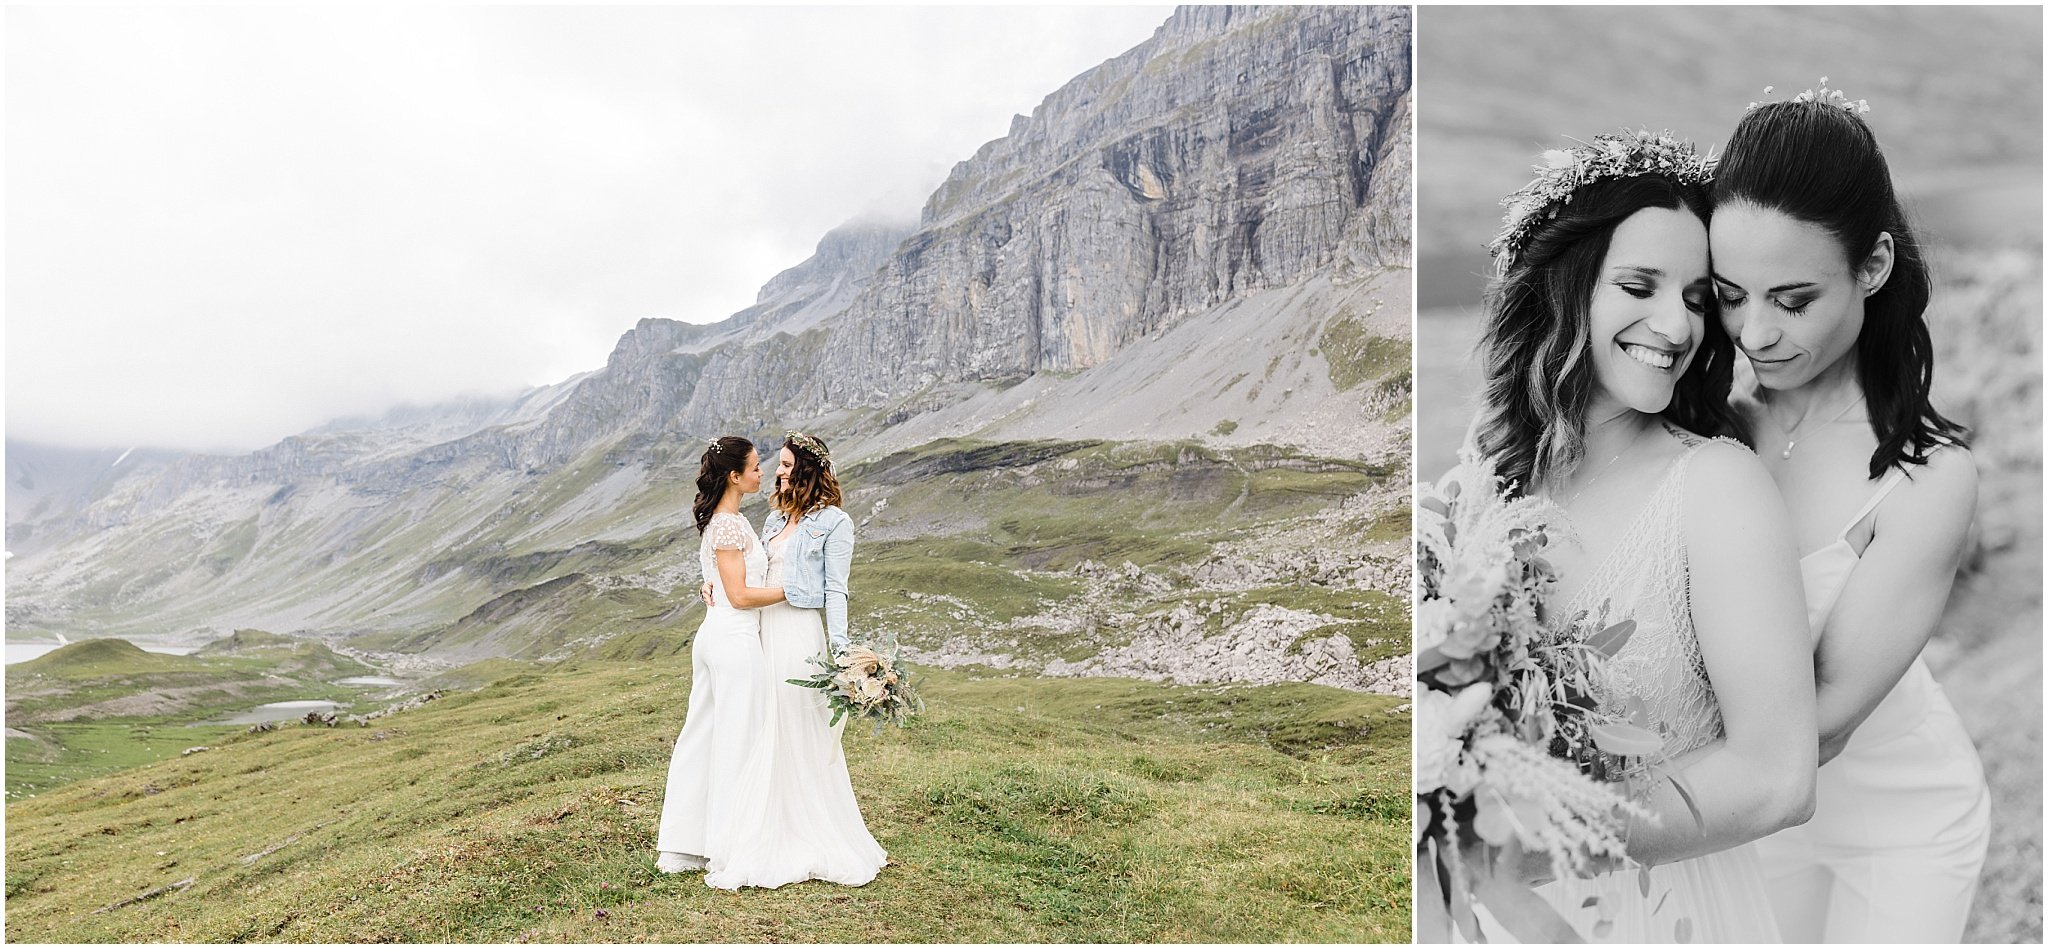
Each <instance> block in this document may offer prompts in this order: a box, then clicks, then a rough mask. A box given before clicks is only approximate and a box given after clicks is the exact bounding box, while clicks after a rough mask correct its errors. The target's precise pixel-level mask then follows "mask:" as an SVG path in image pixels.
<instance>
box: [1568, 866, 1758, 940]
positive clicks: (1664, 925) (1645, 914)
mask: <svg viewBox="0 0 2048 949" xmlns="http://www.w3.org/2000/svg"><path fill="white" fill-rule="evenodd" d="M1649 876H1650V889H1649V895H1648V896H1645V895H1644V894H1643V889H1642V872H1641V871H1638V870H1623V871H1619V872H1616V873H1608V874H1602V875H1600V876H1596V877H1591V878H1588V879H1572V880H1558V881H1556V882H1554V883H1549V884H1545V885H1543V886H1540V887H1537V888H1536V894H1537V895H1538V896H1541V897H1543V898H1544V899H1545V900H1547V901H1549V903H1550V905H1551V906H1553V907H1556V909H1557V911H1558V913H1560V914H1561V915H1563V916H1564V918H1565V921H1566V922H1569V923H1571V924H1572V927H1573V928H1575V929H1577V930H1578V931H1579V934H1580V935H1581V936H1584V937H1586V941H1588V942H1601V943H1672V942H1694V943H1736V942H1740V943H1748V942H1778V941H1780V939H1779V935H1778V927H1777V923H1776V920H1775V919H1774V918H1773V917H1772V915H1771V898H1770V894H1769V892H1767V890H1766V889H1765V887H1764V875H1763V868H1762V867H1761V865H1760V864H1759V863H1758V862H1757V854H1756V845H1755V844H1744V845H1742V846H1740V847H1735V848H1732V849H1729V850H1723V851H1720V852H1718V853H1710V854H1707V855H1705V856H1700V857H1694V858H1692V859H1690V860H1679V861H1675V862H1672V863H1667V864H1664V865H1662V866H1657V867H1651V868H1650V870H1649ZM1588 899H1596V900H1597V901H1598V902H1596V903H1595V904H1594V905H1592V906H1587V905H1585V904H1586V901H1587V900H1588ZM1602 919H1607V920H1611V921H1612V927H1611V928H1610V929H1606V930H1602V929H1601V928H1600V925H1599V924H1600V921H1601V920H1602Z"/></svg>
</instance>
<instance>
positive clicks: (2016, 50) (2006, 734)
mask: <svg viewBox="0 0 2048 949" xmlns="http://www.w3.org/2000/svg"><path fill="white" fill-rule="evenodd" d="M1416 42H1417V54H1416V70H1417V73H1416V79H1417V89H1418V90H1420V92H1419V95H1418V98H1417V106H1416V111H1417V118H1418V126H1417V132H1418V142H1417V150H1418V157H1419V160H1418V163H1417V166H1416V168H1417V173H1418V195H1417V200H1418V205H1417V208H1418V214H1419V216H1420V221H1421V223H1420V227H1419V235H1418V236H1419V246H1418V249H1417V257H1418V264H1419V273H1418V284H1419V286H1418V295H1417V301H1416V302H1417V306H1418V308H1419V311H1418V320H1417V330H1416V335H1415V352H1416V357H1415V358H1416V368H1417V373H1416V389H1417V392H1416V474H1417V476H1418V477H1420V478H1425V479H1428V478H1434V477H1436V476H1438V475H1440V474H1442V473H1443V472H1444V471H1445V470H1446V469H1448V468H1449V467H1450V466H1451V465H1452V464H1453V463H1454V462H1455V460H1456V458H1455V455H1456V451H1457V446H1458V443H1459V441H1460V440H1461V439H1462V437H1463V435H1464V431H1465V427H1466V425H1467V423H1468V422H1469V420H1470V418H1471V406H1472V403H1471V401H1470V399H1471V396H1472V393H1473V391H1474V389H1475V388H1476V386H1477V382H1478V375H1477V371H1476V368H1475V366H1474V364H1473V361H1472V359H1471V352H1472V346H1473V343H1474V341H1475V338H1476V335H1477V329H1478V320H1477V311H1478V306H1479V299H1480V293H1481V291H1482V289H1483V287H1484V285H1485V279H1484V275H1485V274H1487V273H1489V272H1490V269H1491V268H1490V264H1489V261H1488V260H1487V257H1486V252H1485V244H1486V242H1487V241H1488V240H1489V239H1490V238H1491V237H1492V235H1493V233H1494V231H1495V230H1496V229H1497V228H1498V226H1499V221H1500V208H1499V207H1498V204H1497V202H1498V201H1499V200H1500V198H1501V196H1503V195H1505V194H1507V193H1508V192H1510V191H1512V190H1514V189H1515V188H1518V187H1520V186H1521V185H1522V184H1523V183H1524V182H1526V181H1527V180H1528V176H1529V169H1530V166H1531V165H1532V164H1534V163H1535V160H1536V156H1537V154H1538V153H1540V152H1541V151H1542V150H1543V149H1544V148H1547V147H1551V145H1552V143H1555V142H1557V141H1559V140H1560V139H1561V137H1562V136H1565V135H1571V136H1574V137H1578V138H1586V137H1589V136H1591V135H1593V134H1596V133H1599V132H1603V131H1613V130H1618V129H1620V128H1622V127H1624V126H1628V127H1649V128H1653V129H1670V130H1671V131H1673V132H1675V133H1677V134H1678V135H1679V136H1680V137H1684V138H1690V139H1692V140H1694V141H1695V142H1697V143H1698V144H1699V145H1700V146H1701V147H1702V148H1703V149H1704V148H1709V147H1718V145H1719V143H1720V142H1721V140H1722V139H1723V138H1725V137H1726V135H1727V133H1728V131H1729V130H1730V129H1731V128H1733V126H1734V124H1735V121H1736V120H1737V119H1738V118H1739V117H1740V116H1741V113H1742V110H1743V108H1744V107H1745V106H1746V105H1747V104H1748V103H1749V102H1750V101H1752V100H1756V99H1760V98H1764V96H1763V88H1764V87H1765V86H1767V85H1770V86H1775V87H1776V89H1775V97H1776V98H1789V97H1790V96H1792V95H1796V94H1797V93H1798V92H1800V91H1802V90H1805V89H1807V88H1811V87H1813V86H1814V85H1816V84H1817V81H1818V80H1819V79H1820V77H1821V76H1827V77H1828V78H1829V79H1830V80H1831V82H1830V85H1831V86H1833V87H1836V88H1841V89H1843V90H1844V91H1846V92H1847V93H1848V95H1849V96H1850V98H1852V99H1853V98H1863V99H1868V100H1869V102H1870V105H1871V109H1872V111H1871V112H1870V113H1869V114H1868V115H1866V116H1865V119H1866V120H1868V121H1869V122H1870V124H1871V127H1872V128H1873V129H1874V130H1875V131H1876V133H1877V136H1878V140H1879V141H1880V142H1881V143H1882V144H1883V146H1884V148H1885V152H1886V157H1887V159H1888V160H1889V161H1890V163H1891V166H1892V169H1893V174H1894V177H1895V179H1896V181H1897V184H1898V187H1899V189H1900V191H1901V193H1902V194H1903V195H1904V196H1905V198H1906V201H1907V205H1908V211H1909V213H1910V214H1911V215H1913V218H1914V222H1915V224H1916V226H1918V227H1919V228H1920V233H1921V236H1922V239H1923V241H1924V242H1925V243H1926V244H1927V245H1928V247H1929V249H1930V253H1929V256H1930V259H1931V261H1932V264H1933V267H1934V272H1935V280H1936V289H1935V294H1934V300H1933V303H1932V305H1931V307H1930V310H1929V313H1928V322H1929V325H1930V327H1931V329H1932V332H1933V335H1934V339H1935V346H1936V351H1937V356H1936V363H1935V390H1936V397H1937V404H1938V405H1939V406H1940V407H1941V408H1942V410H1943V411H1944V412H1946V413H1948V414H1949V415H1950V417H1951V418H1955V419H1957V420H1959V421H1961V422H1963V423H1965V424H1967V425H1969V426H1971V428H1972V429H1973V430H1974V432H1975V438H1974V440H1973V449H1974V450H1975V452H1976V455H1977V459H1978V464H1979V468H1980V471H1981V473H1982V489H1981V497H1980V502H1979V510H1978V518H1977V537H1976V539H1975V541H1974V546H1973V549H1972V551H1971V553H1970V556H1969V561H1968V563H1966V565H1965V568H1964V575H1963V576H1962V578H1961V579H1960V580H1959V581H1958V583H1957V586H1956V589H1955V591H1954V592H1953V593H1952V594H1951V595H1950V598H1949V605H1948V611H1947V614H1946V616H1945V618H1944V621H1943V623H1942V627H1941V629H1940V631H1939V632H1938V633H1937V635H1936V638H1935V640H1934V641H1933V642H1931V643H1930V644H1929V645H1928V648H1927V652H1926V657H1927V659H1928V662H1929V665H1930V666H1931V667H1932V668H1933V669H1934V672H1935V674H1936V676H1937V677H1938V678H1939V679H1940V680H1941V681H1942V684H1943V686H1944V687H1945V688H1946V690H1947V691H1948V694H1949V697H1950V698H1951V700H1953V701H1954V703H1955V705H1956V708H1957V710H1958V712H1959V713H1960V714H1961V715H1962V717H1963V719H1964V721H1965V723H1966V725H1967V726H1968V727H1969V729H1970V734H1971V737H1972V738H1973V739H1974V740H1975V741H1976V743H1977V748H1978V753H1979V755H1980V756H1981V757H1982V759H1983V761H1984V768H1985V772H1986V775H1987V777H1988V778H1989V780H1990V782H1991V789H1992V808H1993V810H1992V844H1991V852H1990V857H1989V859H1988V861H1987V863H1986V866H1985V868H1984V873H1983V877H1982V883H1981V885H1980V888H1979V891H1978V895H1977V902H1976V905H1975V907H1974V909H1973V912H1972V916H1971V921H1970V926H1969V930H1968V932H1967V933H1966V936H1965V938H1966V940H1967V941H1971V942H2039V941H2041V938H2042V906H2041V867H2042V852H2041V813H2042V799H2041V775H2042V767H2041V720H2042V717H2041V716H2042V709H2041V686H2042V680H2041V636H2042V611H2041V577H2042V561H2041V532H2042V531H2041V527H2042V509H2041V497H2042V494H2041V491H2042V482H2041V430H2042V428H2041V426H2042V416H2041V366H2042V363H2041V320H2042V272H2041V260H2042V243H2041V228H2040V224H2041V208H2042V205H2041V190H2042V185H2041V182H2042V167H2041V131H2042V128H2041V105H2042V103H2041V87H2042V84H2041V75H2042V55H2041V10H2040V9H2038V8H2031V9H2022V8H1955V7H1950V8H1903V7H1891V8H1848V7H1826V8H1803V9H1755V8H1705V9H1701V8H1684V9H1665V10H1650V9H1647V8H1529V7H1521V8H1474V7H1453V8H1441V7H1433V8H1427V9H1424V10H1422V11H1421V12H1420V14H1419V15H1418V17H1417V22H1416ZM1561 50H1575V51H1583V50H1603V51H1606V54H1607V55H1606V56H1605V57H1604V58H1595V57H1589V56H1586V55H1584V53H1583V52H1574V53H1571V54H1569V55H1560V54H1559V51H1561Z"/></svg>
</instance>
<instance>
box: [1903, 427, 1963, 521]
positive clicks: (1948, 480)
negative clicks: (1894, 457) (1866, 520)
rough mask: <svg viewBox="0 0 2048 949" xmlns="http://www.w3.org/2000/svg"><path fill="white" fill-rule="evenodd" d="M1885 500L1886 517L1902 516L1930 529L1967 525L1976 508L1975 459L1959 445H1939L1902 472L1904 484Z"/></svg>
mask: <svg viewBox="0 0 2048 949" xmlns="http://www.w3.org/2000/svg"><path fill="white" fill-rule="evenodd" d="M1894 494H1895V497H1894V498H1889V499H1887V503H1886V505H1885V507H1887V508H1890V509H1891V510H1890V511H1886V510H1884V509H1883V508H1880V514H1879V516H1880V517H1883V516H1885V515H1886V514H1893V515H1894V517H1893V519H1894V520H1896V519H1897V515H1899V514H1904V515H1906V516H1907V517H1909V518H1910V519H1911V520H1913V521H1916V522H1919V523H1921V524H1923V525H1927V526H1933V525H1937V524H1940V523H1944V522H1948V521H1951V520H1955V519H1960V520H1961V521H1962V522H1964V523H1968V522H1969V521H1970V520H1971V519H1972V518H1974V517H1975V516H1976V509H1977V458H1976V456H1975V455H1972V454H1971V453H1970V450H1969V449H1968V448H1965V447H1963V446H1961V445H1943V446H1941V447H1939V448H1936V449H1934V450H1933V451H1932V452H1930V453H1929V454H1928V458H1927V463H1926V464H1924V465H1914V466H1911V467H1909V468H1907V469H1906V483H1904V484H1901V485H1899V488H1898V490H1897V491H1896V492H1894Z"/></svg>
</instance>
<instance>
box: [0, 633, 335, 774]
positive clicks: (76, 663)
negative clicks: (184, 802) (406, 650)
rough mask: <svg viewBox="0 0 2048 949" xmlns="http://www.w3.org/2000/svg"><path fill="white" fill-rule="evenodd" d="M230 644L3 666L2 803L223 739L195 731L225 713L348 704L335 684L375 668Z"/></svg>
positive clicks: (274, 645) (326, 654) (67, 653)
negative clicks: (276, 705)
mask: <svg viewBox="0 0 2048 949" xmlns="http://www.w3.org/2000/svg"><path fill="white" fill-rule="evenodd" d="M243 633H255V631H253V630H244V631H243ZM237 636H241V637H242V638H241V640H240V643H239V645H237V644H235V643H234V642H233V641H232V640H229V639H224V640H221V641H219V642H217V643H211V644H208V646H207V647H206V648H204V649H201V650H199V651H198V652H196V653H194V654H193V655H189V656H174V655H164V654H160V653H153V652H146V651H144V650H142V649H141V648H139V647H137V646H135V645H134V644H132V643H129V642H127V641H126V640H120V639H89V640H83V641H80V642H76V643H72V644H70V645H67V646H64V647H62V648H59V649H55V650H52V651H51V652H49V653H47V654H45V655H42V656H38V657H36V658H35V659H31V660H29V661H27V662H20V663H16V664H14V665H11V666H8V667H7V797H8V799H9V800H13V799H17V798H21V797H24V796H27V795H31V794H37V793H41V792H44V791H48V790H50V789H51V788H55V787H58V786H61V785H63V784H66V783H69V782H72V781H77V780H80V779H83V778H89V777H93V776H96V775H101V774H106V773H109V772H112V771H118V770H120V769H123V768H129V767H133V766H135V765H139V764H144V763H147V762H152V761H158V760H162V759H164V758H168V757H173V756H175V755H177V754H178V753H179V752H180V751H182V750H184V749H185V748H189V747H192V746H194V745H201V744H206V743H208V742H211V741H214V740H216V739H219V738H221V737H223V736H226V735H229V734H233V733H234V732H237V731H240V730H241V729H240V727H239V726H219V725H205V724H200V723H203V722H206V721H210V720H217V719H219V718H221V717H223V716H225V715H228V714H230V713H234V712H240V711H244V710H247V709H250V708H253V707H255V706H258V705H263V704H265V703H269V702H279V701H288V700H304V699H325V700H331V701H338V702H347V701H349V700H351V699H354V698H356V697H358V696H359V695H360V694H361V692H362V690H360V689H356V688H350V687H347V686H342V685H337V684H335V680H337V679H341V678H346V677H348V676H354V675H362V674H364V673H368V672H371V671H373V670H372V669H370V667H368V666H365V665H363V664H362V663H360V662H357V661H356V660H354V659H350V658H348V657H347V656H342V655H339V654H337V653H335V652H334V651H333V650H332V649H329V648H328V647H327V646H326V645H324V644H322V643H315V642H304V641H297V640H291V639H289V638H288V637H275V638H274V639H273V638H270V637H271V634H267V633H260V634H255V635H252V636H243V635H242V634H241V633H238V634H237ZM223 643H226V644H228V645H225V646H223V645H222V644H223ZM216 647H218V648H216Z"/></svg>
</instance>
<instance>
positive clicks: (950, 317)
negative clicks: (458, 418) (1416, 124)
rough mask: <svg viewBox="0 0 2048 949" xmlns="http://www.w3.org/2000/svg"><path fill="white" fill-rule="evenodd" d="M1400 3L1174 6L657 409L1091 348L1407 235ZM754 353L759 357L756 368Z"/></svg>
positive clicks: (859, 391) (871, 397)
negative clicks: (873, 258) (832, 295)
mask: <svg viewBox="0 0 2048 949" xmlns="http://www.w3.org/2000/svg"><path fill="white" fill-rule="evenodd" d="M1409 30H1410V23H1409V11H1408V8H1406V7H1280V8H1238V7H1191V8H1184V9H1182V10H1181V11H1180V12H1178V13H1176V14H1175V15H1174V16H1173V17H1172V19H1170V20H1169V21H1168V22H1167V23H1166V24H1165V25H1164V26H1162V27H1161V28H1160V29H1159V30H1158V32H1157V33H1156V34H1155V35H1154V36H1153V38H1152V39H1151V40H1149V41H1147V42H1145V43H1143V44H1141V45H1139V46H1138V47H1136V48H1134V49H1132V50H1131V51H1130V52H1128V53H1125V54H1124V55H1122V56H1119V57H1117V58H1116V59H1113V60H1111V61H1109V62H1107V63H1104V64H1103V65H1101V66H1099V67H1097V68H1095V69H1093V70H1090V71H1089V72H1087V73H1085V74H1083V75H1082V76H1080V77H1078V78H1076V79H1075V80H1073V81H1072V82H1070V83H1068V84H1067V85H1066V86H1065V87H1063V88H1062V89H1060V90H1059V91H1058V92H1055V93H1054V94H1052V95H1051V96H1049V97H1047V99H1046V100H1045V101H1044V102H1043V103H1042V104H1041V105H1040V106H1039V107H1038V108H1037V109H1036V110H1034V111H1033V113H1032V115H1031V116H1029V117H1023V116H1019V117H1018V118H1017V119H1016V120H1015V121H1014V122H1013V123H1012V126H1011V132H1010V134H1009V135H1008V136H1006V137H1004V138H1002V139H998V140H996V141H993V142H990V143H988V144H987V145H985V146H983V147H982V149H981V150H980V151H979V152H978V153H977V154H976V155H975V156H974V157H973V158H971V159H969V160H967V161H964V162H961V163H960V164H959V165H958V166H956V167H955V168H954V170H953V173H952V174H951V176H949V177H948V179H947V181H946V182H945V183H944V184H943V185H941V186H940V187H939V189H938V190H937V191H936V192H934V193H933V195H932V196H931V198H930V199H929V200H928V201H927V203H926V205H925V208H924V212H923V216H922V220H921V221H920V226H919V228H918V230H917V231H916V233H914V234H911V235H910V236H909V237H908V238H907V239H906V240H904V241H903V243H902V245H901V246H900V247H898V248H897V249H896V252H895V253H894V255H893V256H892V257H891V258H890V259H889V260H888V261H887V263H886V265H885V270H884V272H883V273H882V274H881V275H880V276H879V277H878V278H877V279H876V280H875V282H874V284H873V285H872V286H870V287H869V288H868V289H867V290H866V291H865V292H863V293H862V294H861V295H860V296H859V298H858V299H856V300H854V301H853V302H852V304H851V305H850V306H849V307H848V308H847V309H846V311H845V312H844V313H842V314H840V315H839V316H838V317H836V318H835V319H833V320H832V321H830V322H829V323H826V324H823V325H822V326H821V327H820V329H819V331H818V332H819V336H818V337H817V338H809V337H807V336H805V335H794V336H791V337H780V338H777V337H771V338H769V339H765V340H761V341H759V342H758V343H755V344H753V345H747V346H741V347H734V348H731V349H728V350H725V351H722V352H713V353H710V354H709V358H708V359H707V360H706V361H705V363H704V365H703V366H702V368H701V374H700V375H699V377H698V382H697V389H696V391H695V392H694V393H693V395H694V396H695V397H694V398H692V399H691V400H689V403H688V404H687V405H686V406H685V407H684V410H683V414H682V415H681V417H680V419H679V421H682V422H683V423H685V424H693V425H702V424H704V423H708V422H711V421H712V420H713V419H716V418H720V417H721V416H722V414H723V413H724V412H726V411H728V410H729V409H730V408H731V407H734V406H742V407H745V411H746V412H748V413H766V414H771V415H772V414H774V413H775V409H776V407H777V406H784V405H794V406H801V407H802V408H803V410H804V411H807V412H811V413H818V412H824V411H830V410H833V409H838V408H845V407H861V406H875V405H881V404H885V403H887V402H888V401H890V400H891V399H895V398H900V397H902V396H906V395H909V394H911V393H914V392H917V391H918V390H920V389H923V388H925V387H927V386H930V385H932V384H934V383H942V382H952V381H959V380H1003V379H1008V378H1016V377H1020V376H1023V375H1027V374H1030V373H1034V372H1038V371H1043V370H1051V371H1072V370H1077V369H1083V368H1087V367H1089V366H1093V365H1096V364H1098V363H1100V362H1101V361H1102V360H1104V359H1106V358H1108V357H1109V356H1110V355H1111V354H1113V353H1115V352H1117V351H1118V350H1119V349H1121V348H1123V347H1124V346H1127V345H1129V344H1131V343H1132V342H1133V341H1135V340H1138V339H1142V338H1145V337H1146V336H1149V335H1151V334H1154V333H1157V332H1159V331H1161V330H1163V329H1166V328H1170V327H1171V326H1173V325H1174V324H1175V323H1176V322H1177V321H1178V320H1179V319H1180V318H1182V317H1184V316H1186V315H1188V314H1191V313H1196V312H1201V311H1203V310H1206V309H1209V308H1211V307H1213V306H1215V305H1217V304H1219V303H1221V302H1224V301H1227V300H1230V299H1234V298H1236V297H1239V296H1242V295H1244V294H1246V293H1248V292H1252V291H1255V290H1258V289H1263V288H1269V287H1276V286H1286V285H1290V284H1293V283H1296V282H1298V281H1300V280H1302V279H1305V278H1307V277H1309V276H1310V275H1313V274H1317V273H1322V272H1329V271H1332V270H1340V271H1342V270H1355V269H1358V268H1362V267H1370V266H1376V265H1385V264H1405V263H1406V259H1407V254H1408V246H1407V227H1408V210H1409V197H1408V188H1409V185H1408V174H1407V170H1408V168H1407V166H1408V148H1409V144H1408V143H1409V141H1410V138H1411V134H1410V126H1409V119H1408V101H1407V99H1408V89H1409V72H1410V59H1409V48H1410V47H1409ZM764 370H765V371H764Z"/></svg>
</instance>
